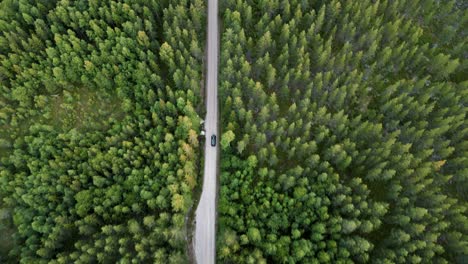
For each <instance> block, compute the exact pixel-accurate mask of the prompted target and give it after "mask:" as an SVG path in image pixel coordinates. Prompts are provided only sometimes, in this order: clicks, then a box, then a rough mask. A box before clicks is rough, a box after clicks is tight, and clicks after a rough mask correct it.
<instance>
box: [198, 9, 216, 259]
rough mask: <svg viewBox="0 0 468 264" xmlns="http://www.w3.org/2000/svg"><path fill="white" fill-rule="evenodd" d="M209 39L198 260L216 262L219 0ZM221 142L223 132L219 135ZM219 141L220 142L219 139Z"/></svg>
mask: <svg viewBox="0 0 468 264" xmlns="http://www.w3.org/2000/svg"><path fill="white" fill-rule="evenodd" d="M207 32H208V39H207V41H208V43H207V49H208V52H207V53H208V54H207V57H208V58H207V63H208V65H207V75H206V76H207V77H206V85H205V87H206V89H205V91H206V118H205V131H206V142H205V167H204V170H205V171H204V175H203V189H202V194H201V197H200V202H199V204H198V207H197V210H196V212H195V221H196V223H195V239H194V247H195V259H196V261H197V263H198V264H211V263H215V256H216V249H215V241H216V239H215V232H216V184H217V183H216V173H217V168H218V164H217V162H218V147H212V146H211V135H218V53H219V38H218V1H217V0H208V31H207ZM217 141H218V142H219V136H217ZM218 142H217V143H218Z"/></svg>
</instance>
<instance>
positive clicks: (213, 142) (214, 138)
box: [211, 135, 216, 147]
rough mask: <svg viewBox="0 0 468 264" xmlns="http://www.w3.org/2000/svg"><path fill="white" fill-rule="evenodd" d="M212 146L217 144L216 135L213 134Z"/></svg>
mask: <svg viewBox="0 0 468 264" xmlns="http://www.w3.org/2000/svg"><path fill="white" fill-rule="evenodd" d="M211 146H212V147H214V146H216V135H211Z"/></svg>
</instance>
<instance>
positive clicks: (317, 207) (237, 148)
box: [217, 0, 468, 263]
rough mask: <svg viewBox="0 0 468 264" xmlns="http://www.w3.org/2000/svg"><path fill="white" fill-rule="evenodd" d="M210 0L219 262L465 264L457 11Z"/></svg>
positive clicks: (453, 6)
mask: <svg viewBox="0 0 468 264" xmlns="http://www.w3.org/2000/svg"><path fill="white" fill-rule="evenodd" d="M222 2H223V3H222V8H221V11H220V13H221V14H222V18H223V21H224V23H223V25H224V28H222V31H221V34H222V35H221V56H220V67H221V69H220V85H219V95H220V100H221V102H220V104H221V105H222V106H224V107H222V108H221V110H222V111H221V121H222V123H223V124H222V126H223V127H222V128H221V130H222V131H232V132H233V133H234V134H235V135H236V137H235V139H234V140H233V141H232V142H230V144H229V145H230V146H231V147H230V148H222V154H221V157H222V162H221V165H222V167H221V177H220V184H221V187H220V194H219V197H220V198H219V230H220V234H219V236H220V237H226V235H225V234H226V233H228V234H229V237H238V238H239V242H238V243H228V242H227V241H226V240H225V239H224V240H223V239H219V240H218V246H217V248H218V249H219V251H218V262H220V263H260V262H261V261H266V262H267V263H353V262H356V263H366V262H371V263H457V262H458V263H464V262H466V261H464V260H466V257H467V255H468V244H467V240H468V239H467V234H468V230H467V223H468V221H467V217H466V197H467V190H468V181H467V175H468V173H467V165H468V163H467V162H468V160H467V158H468V156H467V153H468V152H467V150H468V149H467V146H468V145H467V144H466V139H467V135H468V134H467V132H468V130H467V120H468V119H467V118H466V111H467V108H466V104H467V102H468V101H467V99H468V97H467V95H468V93H467V91H468V86H467V82H466V76H467V65H468V64H467V60H466V33H464V32H465V31H466V30H465V28H466V19H467V17H468V16H467V15H468V13H467V11H466V5H464V4H463V3H462V1H425V0H419V1H418V0H416V1H403V0H396V1H372V0H362V1H361V0H360V1H344V0H332V1H296V0H289V1H282V0H272V1H252V0H235V1H234V0H228V1H222ZM257 234H260V237H259V236H258V235H257ZM254 238H255V239H254ZM259 238H260V240H259ZM253 240H255V241H253Z"/></svg>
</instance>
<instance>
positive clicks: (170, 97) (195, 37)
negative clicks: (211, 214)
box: [0, 0, 206, 263]
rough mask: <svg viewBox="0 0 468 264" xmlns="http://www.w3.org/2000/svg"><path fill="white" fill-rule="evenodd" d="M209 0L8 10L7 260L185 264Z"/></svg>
mask: <svg viewBox="0 0 468 264" xmlns="http://www.w3.org/2000/svg"><path fill="white" fill-rule="evenodd" d="M205 13H206V12H205V3H204V1H201V0H190V1H189V0H179V1H168V0H163V1H160V0H133V1H131V0H121V1H111V0H103V1H101V0H100V1H98V0H89V1H88V0H77V1H70V0H60V1H57V0H34V1H33V0H1V1H0V233H1V235H0V237H1V238H0V263H116V262H117V261H118V262H119V263H184V262H186V261H187V250H186V248H187V242H186V236H187V230H186V224H185V218H186V215H187V212H188V210H189V208H190V207H192V203H193V190H194V188H195V186H196V185H197V184H198V175H199V174H200V166H199V157H200V153H199V152H200V151H199V144H200V142H199V138H198V135H199V133H200V116H199V112H198V111H199V110H200V104H201V94H200V85H201V81H202V79H203V77H202V65H203V63H202V61H203V49H204V34H205V32H204V28H205V24H206V23H205V20H206V19H205Z"/></svg>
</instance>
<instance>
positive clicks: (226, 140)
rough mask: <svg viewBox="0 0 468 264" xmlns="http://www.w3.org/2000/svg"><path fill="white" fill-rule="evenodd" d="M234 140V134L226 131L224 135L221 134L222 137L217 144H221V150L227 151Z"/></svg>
mask: <svg viewBox="0 0 468 264" xmlns="http://www.w3.org/2000/svg"><path fill="white" fill-rule="evenodd" d="M235 138H236V135H234V132H232V131H231V130H228V131H226V132H225V133H223V135H222V136H221V141H220V142H219V144H221V148H222V149H223V150H225V149H227V148H228V147H229V145H230V144H231V142H232V141H233V140H234V139H235Z"/></svg>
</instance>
